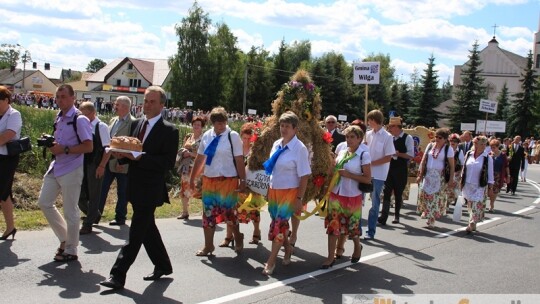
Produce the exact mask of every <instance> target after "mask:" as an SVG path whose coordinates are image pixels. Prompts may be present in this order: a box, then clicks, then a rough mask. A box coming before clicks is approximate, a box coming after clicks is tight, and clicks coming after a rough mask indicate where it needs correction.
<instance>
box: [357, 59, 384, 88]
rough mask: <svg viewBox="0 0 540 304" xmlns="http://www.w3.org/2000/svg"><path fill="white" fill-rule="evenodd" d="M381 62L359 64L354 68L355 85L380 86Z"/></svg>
mask: <svg viewBox="0 0 540 304" xmlns="http://www.w3.org/2000/svg"><path fill="white" fill-rule="evenodd" d="M380 65H381V64H380V62H359V63H355V64H354V66H353V83H354V84H379V78H380V72H381V69H380Z"/></svg>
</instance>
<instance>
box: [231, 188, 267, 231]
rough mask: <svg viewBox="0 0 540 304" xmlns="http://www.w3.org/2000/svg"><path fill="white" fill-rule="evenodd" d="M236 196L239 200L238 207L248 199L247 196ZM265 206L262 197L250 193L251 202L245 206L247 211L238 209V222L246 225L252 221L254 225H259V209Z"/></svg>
mask: <svg viewBox="0 0 540 304" xmlns="http://www.w3.org/2000/svg"><path fill="white" fill-rule="evenodd" d="M238 196H239V198H240V202H239V205H242V206H243V203H244V202H245V201H246V198H248V194H245V193H240V194H239V195H238ZM265 204H266V200H265V199H264V197H263V196H262V195H260V194H258V193H252V194H251V200H250V201H249V204H247V207H248V208H247V209H248V210H246V209H240V208H238V211H237V213H238V222H240V223H242V224H247V223H249V222H250V221H253V222H254V223H259V222H260V221H261V211H260V208H262V206H264V205H265Z"/></svg>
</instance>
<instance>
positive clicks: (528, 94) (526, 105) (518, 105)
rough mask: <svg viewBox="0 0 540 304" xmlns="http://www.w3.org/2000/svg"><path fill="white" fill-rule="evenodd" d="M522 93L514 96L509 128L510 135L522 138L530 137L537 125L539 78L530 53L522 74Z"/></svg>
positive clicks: (509, 116)
mask: <svg viewBox="0 0 540 304" xmlns="http://www.w3.org/2000/svg"><path fill="white" fill-rule="evenodd" d="M521 77H522V78H521V79H520V80H519V81H520V82H521V90H522V91H521V92H519V93H516V94H514V97H515V99H514V100H513V101H512V106H511V107H510V112H509V115H508V120H509V128H508V134H510V135H521V136H522V137H528V136H530V135H531V133H533V134H534V132H533V130H534V127H535V125H536V122H535V116H534V114H533V113H534V110H535V106H536V105H537V100H535V98H537V96H538V95H537V94H535V93H536V90H537V89H538V84H537V77H538V76H536V75H535V71H534V69H533V55H532V52H531V51H529V54H528V55H527V66H526V68H525V70H524V73H523V74H521Z"/></svg>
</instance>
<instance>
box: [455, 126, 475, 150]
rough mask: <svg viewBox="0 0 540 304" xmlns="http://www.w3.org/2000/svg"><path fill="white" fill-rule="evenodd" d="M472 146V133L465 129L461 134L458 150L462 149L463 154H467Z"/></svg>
mask: <svg viewBox="0 0 540 304" xmlns="http://www.w3.org/2000/svg"><path fill="white" fill-rule="evenodd" d="M472 147H473V143H472V135H471V132H470V131H465V132H463V134H461V143H460V144H459V145H458V151H463V155H465V154H467V152H469V150H471V148H472Z"/></svg>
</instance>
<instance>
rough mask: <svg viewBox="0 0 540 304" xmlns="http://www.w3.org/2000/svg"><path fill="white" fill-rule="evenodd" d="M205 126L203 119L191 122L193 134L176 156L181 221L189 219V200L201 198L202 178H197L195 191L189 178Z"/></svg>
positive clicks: (194, 119) (197, 118)
mask: <svg viewBox="0 0 540 304" xmlns="http://www.w3.org/2000/svg"><path fill="white" fill-rule="evenodd" d="M204 124H205V121H204V119H203V118H202V117H200V116H196V117H194V118H193V120H192V121H191V127H192V128H193V133H189V134H187V135H186V137H185V138H184V144H183V145H182V149H180V150H178V154H177V155H176V167H177V168H178V169H177V172H178V175H180V199H181V200H182V214H181V215H180V216H179V217H177V219H179V220H188V219H189V199H190V198H192V197H194V198H201V186H202V182H201V178H200V176H198V177H197V178H196V182H195V189H191V188H190V187H189V176H190V174H191V169H193V164H194V159H195V157H196V156H197V150H198V149H199V144H200V143H201V136H202V130H203V128H204Z"/></svg>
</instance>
